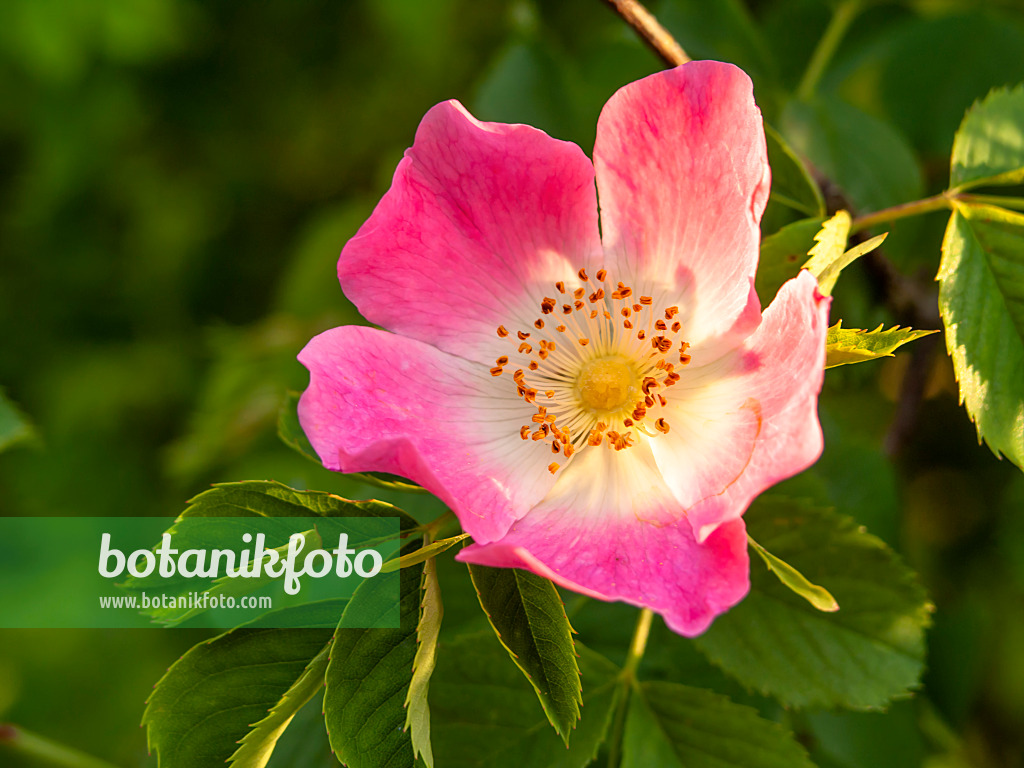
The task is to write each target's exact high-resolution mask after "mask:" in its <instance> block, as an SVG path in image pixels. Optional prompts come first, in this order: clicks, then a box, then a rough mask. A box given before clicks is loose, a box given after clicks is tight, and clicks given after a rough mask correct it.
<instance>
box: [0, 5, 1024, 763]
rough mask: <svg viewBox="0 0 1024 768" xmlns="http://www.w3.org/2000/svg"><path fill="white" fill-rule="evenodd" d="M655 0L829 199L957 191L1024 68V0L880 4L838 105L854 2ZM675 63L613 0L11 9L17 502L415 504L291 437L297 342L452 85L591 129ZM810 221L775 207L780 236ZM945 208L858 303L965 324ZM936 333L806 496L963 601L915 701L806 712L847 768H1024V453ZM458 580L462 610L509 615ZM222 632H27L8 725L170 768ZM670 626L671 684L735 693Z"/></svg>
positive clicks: (423, 510)
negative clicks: (322, 466) (196, 670)
mask: <svg viewBox="0 0 1024 768" xmlns="http://www.w3.org/2000/svg"><path fill="white" fill-rule="evenodd" d="M650 7H651V8H652V10H654V11H655V12H656V13H657V15H658V16H659V18H661V19H662V20H663V22H664V23H665V24H666V26H667V27H669V29H670V30H671V31H672V32H673V33H674V34H675V35H676V36H677V38H678V39H679V41H680V42H681V44H682V45H683V47H684V48H685V49H686V50H687V51H688V52H689V53H690V55H691V56H693V57H695V58H717V59H722V60H727V61H733V62H735V63H737V64H739V65H741V66H743V67H744V68H745V69H747V71H748V72H749V73H750V74H751V76H752V77H753V78H754V81H755V88H756V95H757V98H758V101H759V103H760V104H761V106H762V110H763V111H764V114H765V117H766V119H767V120H768V121H769V122H771V123H772V124H774V125H776V126H777V127H778V128H780V130H782V132H783V134H784V135H785V136H786V138H787V139H789V140H790V141H791V142H792V143H793V144H794V146H796V148H797V149H798V150H801V151H802V152H804V153H806V154H807V155H808V156H809V158H810V160H811V161H812V164H813V165H814V167H815V168H816V169H817V170H818V171H819V172H820V173H821V174H822V176H823V177H824V176H827V177H828V178H829V179H830V181H829V183H828V184H826V189H825V191H826V193H827V198H828V199H829V201H830V203H832V204H843V205H847V206H853V207H854V208H855V209H857V210H860V212H867V211H868V210H876V209H878V208H881V207H885V206H888V205H892V204H895V203H899V202H904V201H906V200H910V199H914V198H915V197H919V196H921V195H923V194H931V193H934V192H937V191H939V190H941V189H942V188H943V186H944V185H945V183H946V182H947V180H948V157H949V150H950V148H951V145H952V138H953V133H954V131H955V130H956V127H957V125H958V124H959V121H960V119H961V117H962V116H963V113H964V110H965V109H966V108H967V107H968V106H970V104H971V103H972V102H973V101H974V100H975V99H976V98H980V97H982V96H984V95H985V93H986V92H987V91H988V90H989V89H990V88H992V87H994V86H999V85H1004V84H1013V83H1017V82H1021V81H1024V10H1022V8H1021V6H1020V3H1019V2H1015V1H1008V2H1005V3H997V2H980V1H979V2H966V1H961V0H920V1H919V2H905V3H873V4H867V5H866V7H865V8H864V9H863V10H862V13H860V15H858V16H857V17H856V19H855V20H854V22H853V24H852V25H851V27H850V29H849V30H848V32H847V34H846V36H845V37H844V39H843V41H842V43H841V45H840V46H839V49H838V51H837V52H836V55H835V56H834V57H833V58H832V59H831V61H830V63H829V65H828V67H827V68H826V70H825V72H824V75H823V77H822V79H821V81H820V84H819V85H818V87H817V89H816V92H815V94H814V96H813V98H811V99H808V100H806V101H807V103H798V102H796V101H794V100H793V94H794V92H795V91H796V89H797V87H798V84H799V83H800V81H801V78H802V76H803V73H804V71H805V68H806V66H807V62H808V60H809V59H810V57H811V54H812V51H813V50H814V48H815V45H816V43H817V41H818V39H819V38H820V36H821V33H822V31H823V30H824V29H825V27H826V25H827V24H828V22H829V18H830V16H831V13H832V8H831V6H830V5H829V4H828V3H826V2H821V1H820V0H765V1H763V2H750V3H747V4H744V3H742V2H740V0H666V1H664V2H652V3H651V4H650ZM660 67H661V64H660V62H659V60H658V59H657V58H656V57H655V56H654V55H653V54H652V53H650V52H649V51H648V50H647V49H646V48H645V47H644V46H643V45H641V44H640V43H639V42H637V40H636V39H635V37H634V35H633V34H632V32H631V30H630V29H629V28H628V27H626V26H625V25H624V24H623V23H622V22H621V21H619V20H618V19H617V17H616V16H615V15H614V14H613V13H612V12H611V11H610V10H609V9H608V8H607V7H605V5H604V4H603V3H602V2H599V0H532V1H531V0H502V1H500V2H480V0H433V1H432V2H429V3H427V2H422V0H347V1H344V2H341V1H337V0H336V1H335V2H305V1H296V2H283V1H282V0H278V1H276V2H261V3H245V4H243V3H227V2H208V3H201V2H190V1H189V0H4V2H3V3H0V94H2V98H0V265H2V269H0V327H2V328H3V329H4V341H3V353H2V355H0V386H2V387H3V388H5V389H6V392H7V395H8V396H9V398H10V399H11V400H12V401H13V402H14V403H16V404H17V405H18V407H19V408H20V409H21V411H22V412H23V413H24V414H25V416H26V418H27V420H28V421H29V422H31V424H33V425H34V435H33V436H32V437H31V438H29V439H26V440H22V441H20V442H19V443H18V444H16V445H13V446H10V447H9V448H8V450H6V451H5V452H4V453H2V454H0V514H4V515H71V516H75V515H92V516H113V515H163V516H166V515H173V514H177V513H178V512H179V511H180V510H181V509H182V508H183V507H184V503H185V501H186V500H187V499H188V498H190V497H191V496H193V495H194V494H196V493H197V492H199V491H201V490H203V489H205V488H206V487H208V485H209V483H211V482H216V481H220V480H240V479H263V478H266V479H276V480H280V481H282V482H285V483H288V484H291V485H293V486H302V487H314V488H319V489H324V490H335V491H337V492H339V493H342V494H345V495H348V496H350V497H356V498H365V497H369V496H376V497H386V498H391V499H393V500H398V499H397V497H395V496H389V495H388V494H386V493H382V492H379V491H377V490H376V489H373V488H370V487H367V486H363V485H360V484H358V483H355V482H353V481H351V480H348V479H345V478H341V477H338V476H334V475H331V474H330V473H327V472H325V471H323V470H318V469H317V468H316V467H312V466H311V465H310V464H308V463H307V462H305V461H304V460H303V459H302V458H301V457H299V456H297V455H295V454H293V453H291V452H290V451H289V450H288V449H287V448H285V447H284V446H282V445H281V444H280V443H279V441H278V440H277V438H276V436H275V420H276V414H277V410H278V408H279V405H280V403H281V401H282V398H283V396H284V394H285V392H286V391H287V390H288V389H289V388H291V389H301V388H303V387H304V386H305V382H306V377H305V372H304V370H303V369H302V367H301V366H300V365H299V364H298V363H297V362H295V355H296V353H297V352H298V351H299V349H300V348H301V347H302V346H303V344H304V343H305V342H306V341H307V340H308V339H309V338H310V337H311V336H312V335H314V334H315V333H317V332H319V331H321V330H324V329H326V328H329V327H332V326H335V325H339V324H342V323H346V322H356V321H357V317H356V315H355V312H354V310H353V309H352V307H351V306H350V305H349V304H348V303H347V302H346V301H345V299H344V297H343V296H342V294H341V292H340V290H339V288H338V285H337V280H336V277H335V264H336V258H337V254H338V251H339V250H340V248H341V246H342V245H343V244H344V242H345V241H346V239H347V238H348V237H350V236H351V235H352V234H353V233H354V231H355V229H356V228H357V227H358V225H359V224H360V223H361V222H362V220H363V219H364V218H365V217H366V216H367V215H368V213H369V211H370V210H372V207H373V205H374V203H375V201H376V200H377V199H378V198H379V196H380V195H381V194H382V193H383V191H384V190H385V189H386V188H387V186H388V183H389V181H390V176H391V173H392V171H393V169H394V167H395V164H396V163H397V161H398V159H399V157H400V156H401V153H402V151H403V150H404V148H405V147H407V146H408V145H409V144H410V143H411V141H412V137H413V133H414V131H415V128H416V125H417V123H418V121H419V118H420V117H421V116H422V115H423V113H424V112H425V111H426V110H427V109H428V108H429V107H430V106H431V105H433V104H435V103H436V102H438V101H441V100H443V99H447V98H458V99H460V100H462V101H463V102H464V103H466V104H467V105H468V106H469V107H470V109H471V110H472V111H474V113H475V114H476V115H477V116H478V117H480V118H483V119H489V120H502V121H509V122H525V123H531V124H533V125H536V126H538V127H541V128H543V129H545V130H547V131H548V132H549V133H551V134H553V135H555V136H557V137H559V138H564V139H571V140H573V141H576V142H578V143H580V144H581V145H582V146H583V147H584V149H586V150H588V151H589V149H590V147H591V146H592V143H593V137H594V127H595V123H596V119H597V115H598V113H599V111H600V108H601V105H602V104H603V103H604V101H605V100H606V99H607V98H608V97H609V96H610V95H611V94H612V93H613V91H614V90H615V89H616V88H617V87H619V86H621V85H623V84H625V83H627V82H629V81H631V80H634V79H636V78H638V77H641V76H643V75H645V74H648V73H651V72H653V71H656V70H657V69H659V68H660ZM792 218H795V214H791V213H789V212H787V211H786V210H785V209H783V208H781V207H780V206H777V205H776V206H774V207H773V208H771V209H770V210H769V214H768V216H767V217H766V221H765V225H764V229H765V234H769V233H770V232H772V231H774V230H775V229H776V228H778V227H779V226H781V225H782V224H783V223H785V222H786V221H788V220H789V219H792ZM942 230H943V217H942V215H941V214H933V215H931V216H929V217H926V218H924V219H920V220H918V219H915V220H908V221H906V222H900V223H898V224H896V225H893V227H892V235H891V237H890V239H889V241H888V242H887V243H886V246H885V248H884V255H883V256H882V257H878V258H872V259H866V260H864V261H863V263H860V264H859V265H858V266H857V267H856V268H854V269H851V270H848V273H849V274H847V273H844V278H843V279H842V280H841V281H840V283H839V287H838V288H837V290H836V295H837V300H836V303H835V304H834V305H833V306H834V312H833V319H835V318H838V317H842V318H843V320H844V324H845V325H847V326H849V327H874V325H877V324H878V323H879V322H883V321H884V322H886V323H887V324H888V323H892V322H900V323H904V324H911V325H914V326H915V327H924V328H927V327H932V328H935V327H938V314H937V310H936V309H935V294H936V288H935V285H934V283H933V278H934V275H935V272H936V269H937V266H938V260H939V245H940V241H941V237H942ZM769 298H770V297H762V299H763V301H765V302H767V300H768V299H769ZM907 349H908V351H904V352H900V353H899V354H898V356H897V357H896V358H894V359H891V360H887V361H885V362H883V363H879V364H867V365H862V366H856V367H852V368H849V369H839V370H836V371H830V372H829V374H828V376H827V382H826V392H825V394H824V396H823V398H822V403H821V415H822V421H823V424H824V427H825V432H826V446H827V447H826V451H825V455H824V457H823V458H822V460H821V461H820V462H819V464H818V465H817V466H816V467H815V468H813V469H812V470H810V471H808V472H807V473H805V474H804V475H802V476H800V477H798V478H796V479H794V480H792V481H789V487H790V488H791V489H792V490H793V491H794V492H798V493H800V494H803V495H808V496H812V497H815V498H818V499H821V500H824V501H827V502H828V503H830V504H832V505H834V506H835V507H836V508H837V509H839V510H840V511H841V512H843V513H845V514H848V515H852V516H853V517H855V518H857V519H858V520H859V521H860V522H862V523H864V524H865V525H867V526H868V527H869V529H870V530H872V531H873V532H874V533H876V534H878V535H879V536H881V537H882V538H883V539H885V540H886V541H887V542H889V543H890V544H891V545H892V546H894V547H895V548H896V549H897V550H899V551H900V552H901V553H902V554H903V555H904V557H905V558H906V559H907V560H908V561H909V562H910V563H911V565H913V566H914V567H915V568H916V569H917V570H918V571H919V572H920V573H921V576H922V579H923V581H924V582H925V584H926V585H927V586H928V588H929V590H930V591H931V594H932V596H933V599H934V601H935V603H936V605H937V609H938V610H937V613H936V615H935V626H934V628H933V630H932V631H931V633H930V657H929V670H928V672H927V675H926V678H925V684H924V689H923V692H922V693H921V694H920V695H919V696H918V697H916V698H915V699H914V700H912V701H909V702H906V703H901V704H899V705H897V706H895V707H894V709H893V711H892V713H890V714H889V715H878V714H823V713H822V714H806V713H804V714H801V713H795V714H787V715H786V716H787V717H788V718H789V724H790V725H791V726H792V727H793V728H795V729H796V730H797V732H798V734H799V735H800V736H801V738H802V740H803V741H804V743H805V744H806V746H807V747H808V748H809V749H810V750H811V752H812V756H813V757H814V758H815V760H816V761H818V763H819V764H820V765H822V766H836V767H842V766H845V767H848V768H869V767H875V766H879V767H881V768H887V767H888V766H893V767H894V768H895V767H896V766H913V765H929V766H933V767H934V768H941V767H945V766H950V767H952V766H966V765H978V766H1012V765H1022V764H1024V757H1022V754H1024V476H1022V474H1021V472H1020V471H1019V470H1017V469H1015V468H1014V467H1013V466H1012V465H1010V464H1008V462H1005V461H998V460H996V459H995V458H994V457H993V456H992V455H991V453H990V452H989V450H988V449H987V448H985V447H983V446H979V445H978V442H977V438H976V436H975V432H974V428H973V426H972V425H971V424H970V422H969V420H968V418H967V416H966V414H965V413H964V412H963V411H962V410H961V409H960V408H959V407H958V404H957V397H956V384H955V382H954V381H953V376H952V369H951V366H950V365H949V363H948V360H947V359H946V357H945V354H944V351H943V345H942V342H941V339H940V338H939V337H931V338H929V339H926V340H924V341H922V342H917V343H916V344H915V345H912V346H911V347H908V348H907ZM400 503H402V504H403V505H404V506H407V507H409V508H410V511H412V512H413V513H414V514H416V515H417V516H421V517H429V516H432V515H434V514H436V513H437V511H439V509H440V507H439V505H438V504H437V503H436V502H433V501H432V500H426V501H424V500H422V499H421V497H414V498H413V499H412V500H411V501H409V502H408V503H406V500H404V499H403V500H401V501H400ZM453 569H454V566H446V570H448V571H451V572H452V573H453V574H454V570H453ZM463 581H464V580H463ZM449 584H451V585H452V587H451V589H452V590H453V592H452V593H450V594H451V605H452V609H451V610H450V611H449V613H448V616H446V619H445V621H446V632H447V631H450V630H451V629H453V628H458V627H459V626H460V622H461V621H465V622H467V623H472V622H474V621H477V620H478V616H476V615H475V614H472V613H471V612H469V611H461V610H460V609H459V601H460V599H461V598H460V597H459V595H458V594H457V590H458V589H459V582H458V581H457V580H455V579H453V578H451V577H449V578H448V580H447V581H446V582H445V588H446V590H447V589H448V588H449ZM826 586H827V585H826ZM448 594H449V593H446V601H447V600H448ZM24 599H26V600H32V599H47V598H44V597H43V596H42V595H25V596H24ZM607 610H608V611H615V610H618V609H616V608H609V609H607ZM591 613H592V612H591ZM613 615H615V614H614V613H604V614H600V616H598V617H597V618H595V619H593V620H589V621H588V619H587V616H588V613H587V612H586V611H585V612H583V613H582V614H580V616H579V617H578V618H576V619H574V622H575V623H576V624H577V628H578V629H579V630H580V633H581V634H580V637H581V639H582V640H583V641H584V642H585V643H589V644H591V645H592V646H594V647H599V649H601V650H603V647H602V643H604V644H606V645H609V647H614V643H610V642H609V640H608V638H607V636H606V635H602V636H601V637H598V636H597V635H599V634H600V631H601V630H600V628H599V627H600V626H601V625H603V626H604V627H606V628H607V627H608V626H609V624H610V622H609V621H608V617H609V616H613ZM622 624H623V626H624V627H627V630H625V631H627V632H628V627H629V626H630V625H631V620H630V619H624V621H623V622H622ZM595 627H596V629H595ZM588 633H592V634H588ZM205 636H206V635H204V634H200V633H197V632H190V631H184V630H177V631H156V630H153V631H50V632H42V631H4V632H0V722H2V721H12V722H16V723H19V724H21V725H23V726H25V727H26V728H29V729H32V730H34V731H37V732H39V733H43V734H45V735H47V736H49V737H52V738H54V739H57V740H59V741H63V742H66V743H69V744H72V745H75V746H77V747H79V748H81V749H84V750H87V751H89V752H92V753H94V754H96V755H98V756H101V757H103V758H105V759H108V760H110V761H112V762H114V763H116V764H118V765H123V766H138V765H143V764H146V763H147V758H146V747H145V737H144V734H143V732H142V731H141V730H140V729H139V727H138V723H139V719H140V716H141V712H142V704H143V701H144V700H145V698H146V696H147V694H148V692H149V691H150V690H151V688H152V685H153V684H154V683H155V682H156V680H157V679H158V678H159V676H160V675H161V674H162V673H163V671H164V670H165V669H166V667H167V666H168V665H169V664H170V663H171V662H172V661H174V660H175V659H176V658H177V657H178V656H179V655H180V654H181V653H182V652H183V651H184V650H185V649H186V648H188V647H189V646H190V645H192V644H193V643H195V642H197V641H198V640H199V639H201V638H202V637H205ZM656 637H657V638H660V639H661V640H662V641H663V643H662V652H661V653H660V654H659V653H655V652H653V650H652V653H651V654H650V658H649V659H648V662H647V663H648V665H649V675H661V676H664V677H666V678H668V679H678V680H680V681H685V682H691V683H693V682H708V683H709V684H714V685H717V686H719V687H722V688H723V689H725V690H729V691H730V692H732V689H731V688H730V687H729V684H728V683H727V682H725V681H722V680H720V679H719V678H718V677H716V676H715V674H713V673H712V671H711V670H710V668H708V667H707V665H706V664H703V662H699V661H698V660H696V658H695V656H694V652H693V651H692V649H691V648H690V646H689V645H688V644H686V643H684V641H682V640H680V639H679V638H670V637H668V635H667V633H664V632H659V634H658V635H657V636H656ZM625 643H626V638H623V639H622V641H621V642H620V643H619V644H618V645H619V647H620V648H621V649H623V650H624V648H625ZM607 652H609V653H613V652H614V651H613V650H610V651H607ZM794 674H799V660H797V659H794ZM705 678H706V679H705ZM736 695H737V697H742V696H743V695H744V694H743V692H742V691H739V692H736ZM13 759H14V758H11V757H9V756H7V755H4V754H3V753H0V764H3V765H7V764H8V762H7V761H8V760H13ZM11 764H14V763H11ZM19 764H20V763H19Z"/></svg>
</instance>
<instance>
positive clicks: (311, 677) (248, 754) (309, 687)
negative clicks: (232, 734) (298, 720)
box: [229, 643, 331, 768]
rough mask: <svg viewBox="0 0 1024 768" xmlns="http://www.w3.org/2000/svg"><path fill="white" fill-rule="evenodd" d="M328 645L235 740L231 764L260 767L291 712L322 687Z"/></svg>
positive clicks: (253, 767)
mask: <svg viewBox="0 0 1024 768" xmlns="http://www.w3.org/2000/svg"><path fill="white" fill-rule="evenodd" d="M330 647H331V646H330V644H329V643H328V644H327V645H325V646H324V647H323V649H322V650H321V651H320V653H318V654H317V655H316V656H314V657H313V659H312V660H310V662H309V664H308V665H306V669H305V670H303V672H302V674H301V675H300V676H299V679H298V680H296V681H295V682H294V683H293V684H292V687H291V688H289V689H288V690H287V691H286V692H285V694H284V695H283V696H282V697H281V699H280V700H279V701H278V702H277V703H276V704H275V705H274V706H273V707H272V708H271V710H270V714H268V715H267V716H266V717H265V718H263V719H262V720H260V721H259V722H258V723H256V724H255V725H254V726H253V727H252V730H251V731H249V733H247V734H246V735H245V737H244V738H243V739H242V740H241V741H240V742H239V744H240V745H241V746H239V748H238V749H237V750H235V753H234V754H233V755H231V757H230V758H229V760H230V762H231V768H264V766H265V765H266V764H267V761H269V760H270V756H271V755H272V754H273V753H274V747H275V746H277V741H278V739H280V738H281V734H283V733H284V731H285V729H286V728H287V727H288V726H289V725H291V722H292V718H293V717H295V713H296V712H298V711H299V710H300V709H302V707H303V706H304V705H305V704H306V702H307V701H309V700H310V699H311V698H313V696H314V695H315V694H316V692H317V691H319V690H320V689H321V688H322V687H323V684H324V674H325V673H326V672H327V661H328V657H329V654H328V652H329V651H330Z"/></svg>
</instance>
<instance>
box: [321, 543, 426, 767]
mask: <svg viewBox="0 0 1024 768" xmlns="http://www.w3.org/2000/svg"><path fill="white" fill-rule="evenodd" d="M418 543H419V542H410V543H409V544H408V545H406V549H409V550H411V549H412V548H413V547H414V546H417V545H418ZM399 575H400V577H401V603H400V605H399V606H398V610H399V612H400V623H399V626H398V628H396V629H357V628H352V627H350V623H349V622H348V621H347V615H348V613H349V610H348V609H346V611H345V613H344V614H342V617H341V622H340V623H339V625H338V631H337V633H336V634H335V636H334V643H333V645H332V647H331V661H330V664H329V665H328V667H327V690H326V691H325V693H324V718H325V721H326V723H327V733H328V735H329V737H330V741H331V748H332V749H333V750H334V752H335V754H336V755H337V756H338V759H339V760H340V761H341V762H342V763H344V764H345V765H346V766H348V768H412V766H413V765H414V764H415V763H416V758H415V757H414V755H413V747H412V740H411V738H410V736H409V734H408V733H406V731H405V724H406V710H405V705H404V703H405V701H407V699H408V697H409V688H410V682H411V681H410V676H411V674H412V668H413V663H414V661H415V658H416V627H417V623H418V621H417V620H418V618H419V612H420V584H421V580H422V577H423V566H422V565H414V566H412V567H410V568H406V569H404V570H403V571H402V572H401V573H400V574H399ZM378 581H379V579H368V580H366V581H364V582H363V583H362V584H360V585H359V587H358V588H357V589H356V592H355V594H354V595H353V596H352V601H351V604H356V603H357V601H362V602H370V603H372V602H373V599H372V596H371V595H367V594H361V593H367V592H372V591H373V590H375V589H379V587H378V585H377V582H378ZM351 604H350V607H351ZM360 622H361V623H362V619H361V618H360Z"/></svg>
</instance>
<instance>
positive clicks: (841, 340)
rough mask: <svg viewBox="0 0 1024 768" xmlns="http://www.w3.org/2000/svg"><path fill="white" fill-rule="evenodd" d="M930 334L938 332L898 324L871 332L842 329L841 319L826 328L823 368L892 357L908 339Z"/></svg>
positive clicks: (858, 329)
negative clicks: (902, 326)
mask: <svg viewBox="0 0 1024 768" xmlns="http://www.w3.org/2000/svg"><path fill="white" fill-rule="evenodd" d="M933 333H938V331H915V330H913V329H912V328H900V327H899V326H898V325H897V326H893V327H892V328H889V329H888V330H882V326H881V325H880V326H878V327H877V328H875V330H873V331H867V330H864V329H861V328H843V321H842V320H840V321H838V322H837V323H836V324H835V325H833V326H832V327H831V328H829V329H828V336H827V337H826V341H825V367H826V368H835V367H836V366H837V365H849V364H851V363H863V362H865V361H867V360H876V359H878V358H879V357H892V356H893V354H892V353H893V352H895V351H896V350H897V349H899V348H900V347H902V346H903V345H904V344H906V343H907V342H909V341H914V340H916V339H920V338H923V337H925V336H929V335H931V334H933Z"/></svg>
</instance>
